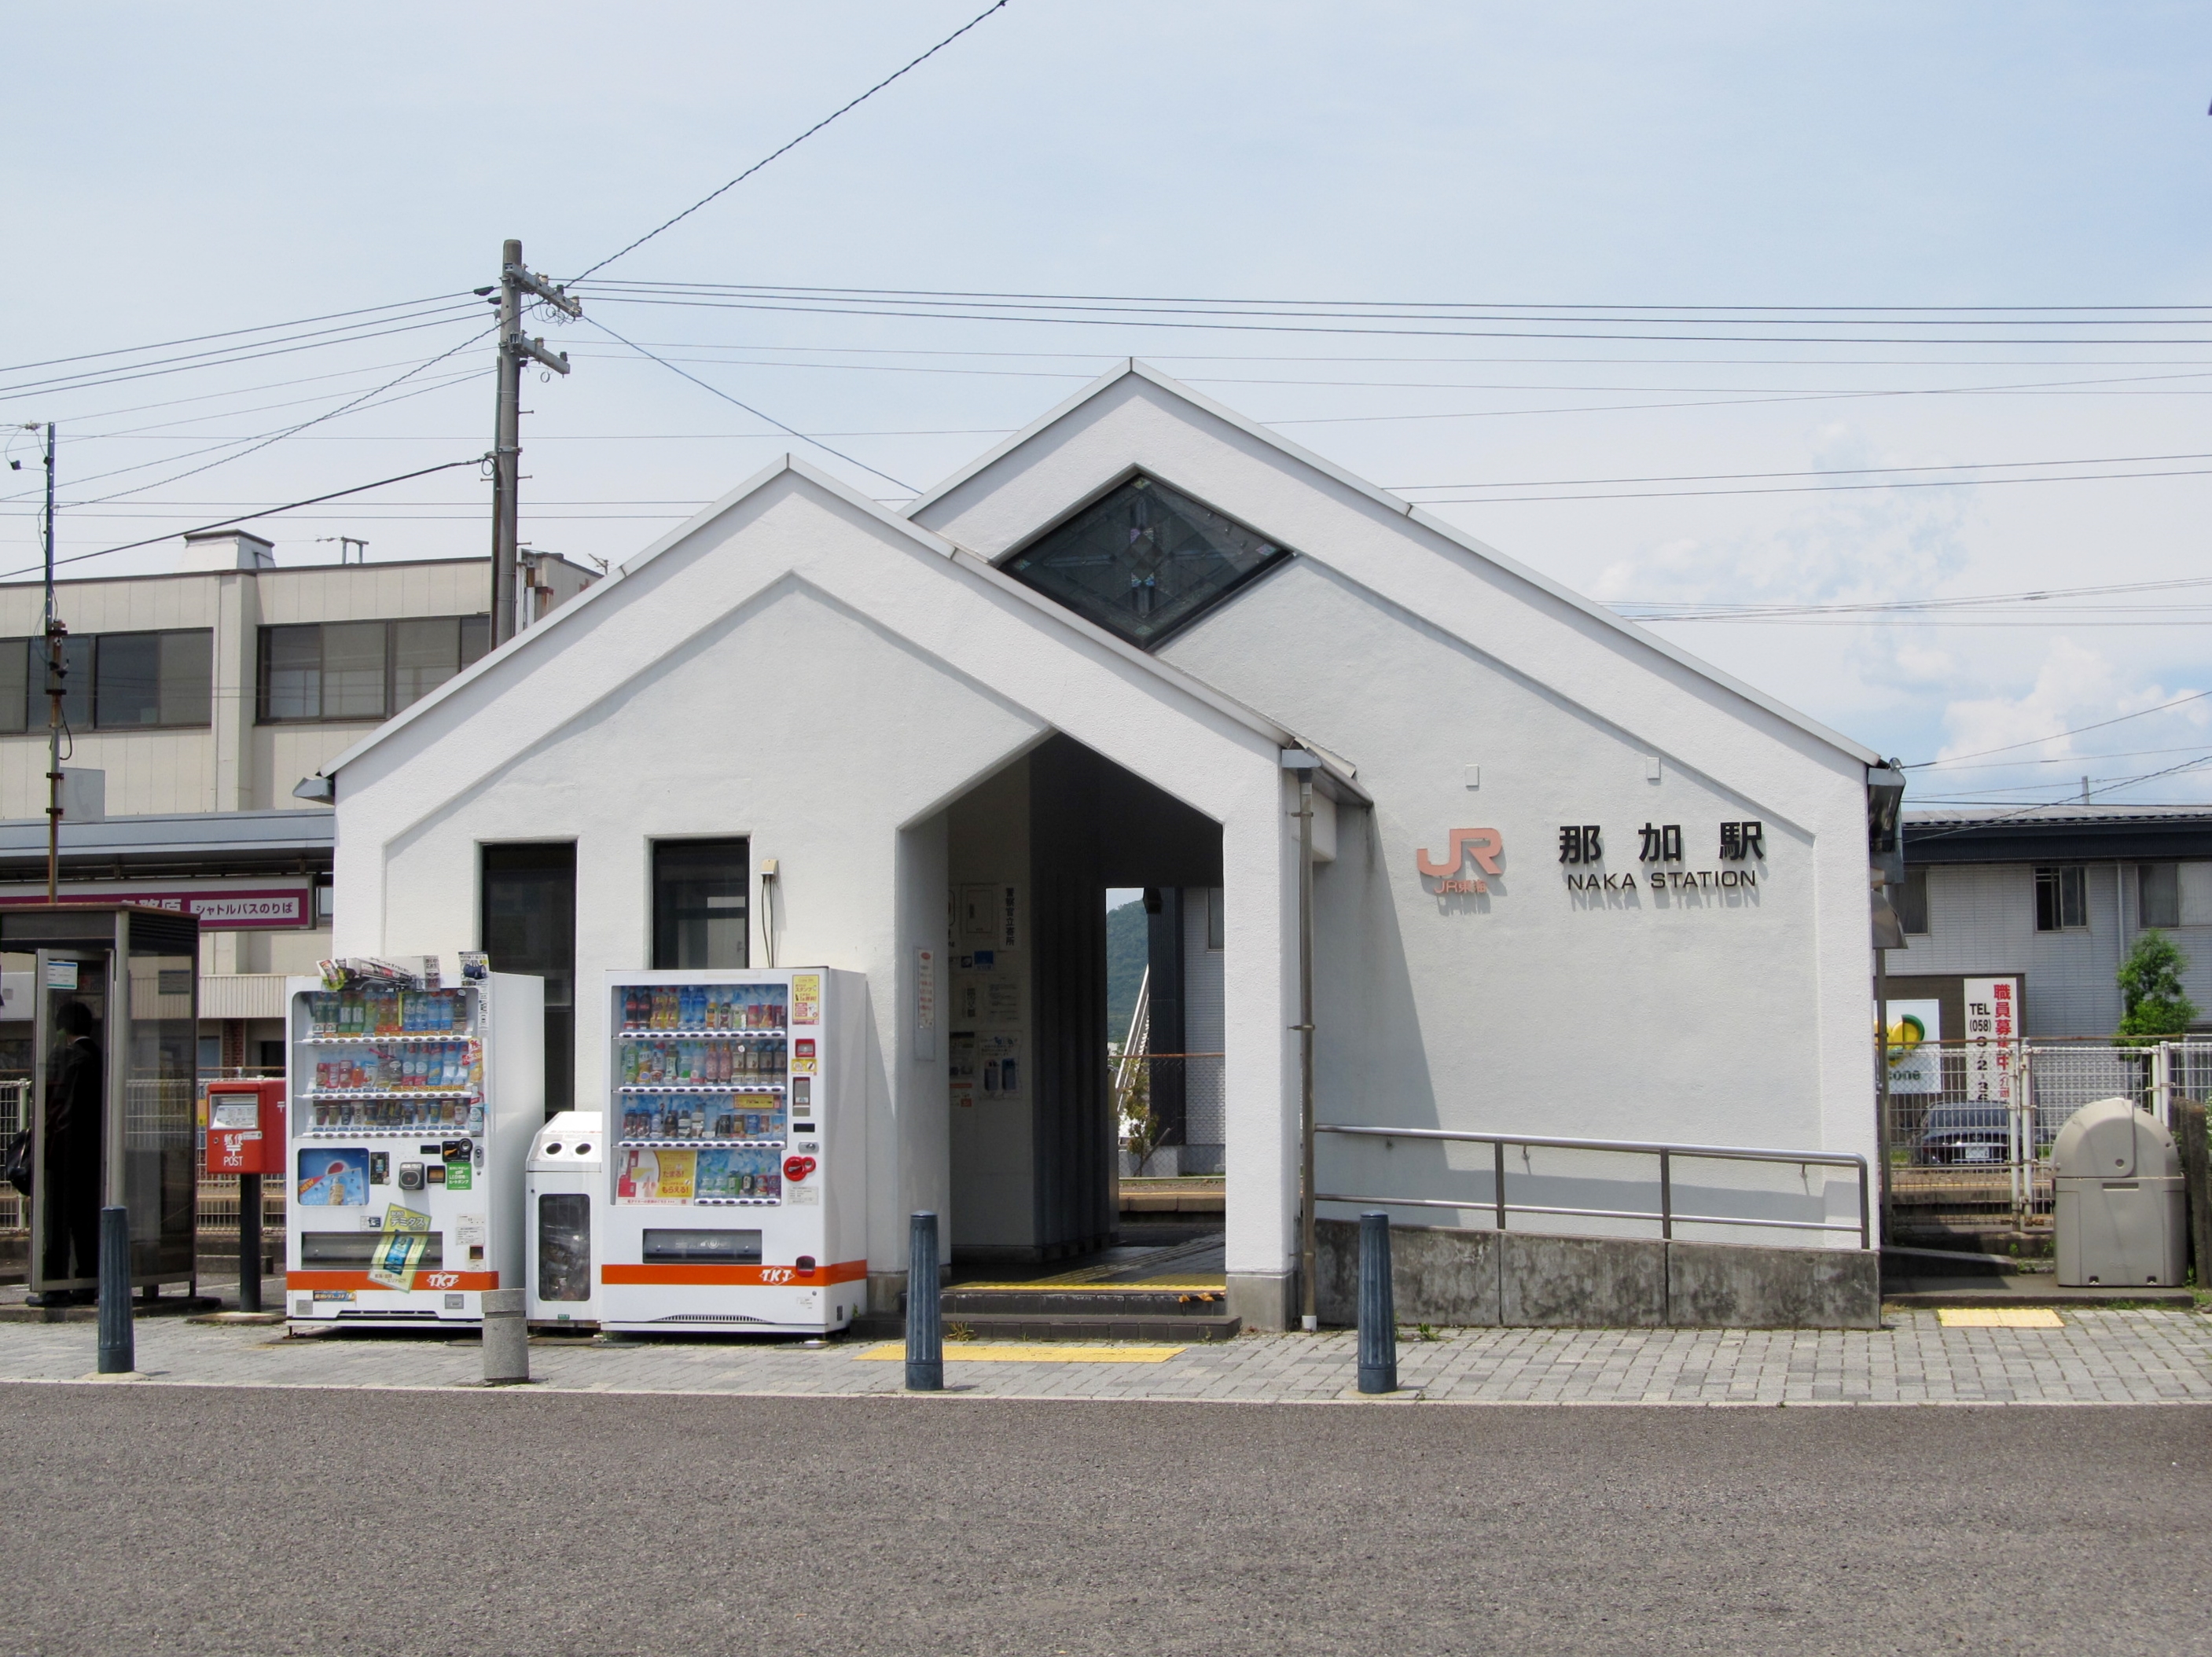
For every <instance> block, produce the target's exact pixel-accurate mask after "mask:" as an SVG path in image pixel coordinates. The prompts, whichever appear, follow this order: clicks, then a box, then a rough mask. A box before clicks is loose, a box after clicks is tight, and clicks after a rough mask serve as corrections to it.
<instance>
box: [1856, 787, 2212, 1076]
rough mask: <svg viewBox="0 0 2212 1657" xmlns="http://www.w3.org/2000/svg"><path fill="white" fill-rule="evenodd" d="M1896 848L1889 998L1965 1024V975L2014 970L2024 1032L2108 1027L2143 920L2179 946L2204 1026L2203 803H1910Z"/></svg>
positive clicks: (2206, 906)
mask: <svg viewBox="0 0 2212 1657" xmlns="http://www.w3.org/2000/svg"><path fill="white" fill-rule="evenodd" d="M1897 908H1898V914H1899V920H1902V922H1903V923H1904V927H1905V942H1906V946H1907V947H1905V949H1903V950H1889V951H1888V952H1887V970H1888V974H1889V995H1890V999H1891V1001H1892V1003H1893V1004H1894V1003H1897V1002H1899V1001H1914V1000H1930V1001H1936V1002H1937V1003H1939V1004H1940V1005H1942V1030H1941V1032H1940V1035H1941V1037H1942V1039H1947V1040H1955V1039H1958V1038H1959V1037H1960V1036H1963V1035H1965V1034H1966V1029H1965V1027H1964V1025H1963V1023H1961V1022H1960V1020H1961V1018H1962V1016H1963V1014H1962V1009H1963V1004H1964V990H1963V986H1964V984H1965V982H1966V980H1969V979H1984V978H2000V979H2001V978H2017V979H2019V980H2021V984H2020V992H2021V1005H2022V1007H2023V1009H2024V1011H2023V1016H2022V1020H2021V1023H2022V1030H2021V1033H2022V1034H2023V1035H2027V1036H2028V1037H2029V1038H2031V1039H2033V1038H2035V1037H2039V1036H2040V1037H2045V1038H2052V1037H2058V1036H2104V1035H2111V1034H2112V1030H2113V1029H2114V1027H2115V1026H2117V1025H2118V1023H2119V1021H2120V1013H2121V1005H2120V992H2119V986H2118V983H2117V981H2116V980H2115V974H2117V973H2118V970H2119V966H2120V962H2123V961H2124V960H2125V959H2126V958H2127V955H2128V951H2129V950H2131V949H2132V948H2134V947H2135V944H2136V939H2137V938H2140V937H2141V936H2142V933H2143V932H2145V931H2147V930H2149V929H2151V928H2153V927H2155V928H2157V929H2158V930H2160V932H2165V933H2166V934H2167V935H2168V936H2169V937H2171V938H2172V940H2173V941H2174V943H2175V944H2178V945H2179V947H2180V949H2181V951H2182V953H2183V954H2184V955H2185V956H2187V957H2188V959H2189V968H2188V971H2187V973H2186V974H2185V985H2186V986H2187V989H2188V992H2189V996H2190V998H2191V1000H2193V1001H2194V1002H2196V1003H2197V1006H2198V1007H2199V1008H2201V1009H2203V1014H2204V1017H2203V1018H2202V1019H2201V1020H2200V1021H2199V1023H2200V1027H2203V1028H2212V807H2205V806H2125V805H2109V806H2106V805H2093V804H2066V805H2053V806H2041V807H2038V808H2036V809H2034V810H2030V811H2022V812H2015V811H2011V810H1988V811H1978V812H1936V811H1920V812H1911V811H1909V812H1907V813H1906V814H1905V887H1904V890H1903V893H1902V898H1901V901H1899V904H1898V906H1897ZM1930 1034H1931V1035H1935V1034H1936V1032H1930Z"/></svg>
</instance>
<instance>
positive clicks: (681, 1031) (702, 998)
mask: <svg viewBox="0 0 2212 1657" xmlns="http://www.w3.org/2000/svg"><path fill="white" fill-rule="evenodd" d="M607 1007H608V1018H609V1025H610V1038H609V1041H608V1044H607V1054H608V1065H607V1068H608V1088H607V1092H608V1096H607V1118H606V1122H607V1126H608V1127H609V1128H610V1129H611V1130H612V1134H611V1145H610V1146H609V1148H608V1149H609V1151H610V1153H611V1154H610V1155H609V1156H608V1158H607V1161H608V1179H607V1184H606V1186H605V1187H602V1190H603V1193H604V1196H603V1199H602V1200H604V1201H605V1203H606V1209H605V1214H604V1216H603V1218H602V1223H601V1224H600V1227H599V1241H600V1264H599V1284H598V1294H599V1323H600V1326H602V1327H603V1328H609V1329H659V1330H664V1331H665V1330H669V1329H671V1328H696V1329H714V1328H720V1329H727V1330H732V1331H750V1332H761V1333H768V1332H793V1333H823V1332H827V1331H829V1330H833V1329H842V1328H843V1327H844V1326H846V1325H847V1324H848V1323H850V1322H851V1321H852V1320H853V1319H854V1316H855V1315H857V1314H858V1313H859V1312H860V1308H861V1304H862V1302H864V1301H865V1299H866V1295H867V1276H868V1261H867V1229H866V1228H867V1216H866V1160H865V1153H864V1148H863V1138H864V1133H865V1128H866V1120H865V1115H864V1110H865V1104H864V1100H865V1095H864V1092H863V1081H864V1077H863V1071H862V1069H861V1058H860V1055H861V1053H862V1052H863V1050H864V1041H865V1030H864V1027H863V1024H862V1020H863V1019H864V1018H865V1017H866V980H865V979H864V978H863V977H862V976H861V974H858V973H848V972H835V971H831V970H829V969H828V968H817V967H809V968H798V969H795V970H792V971H776V970H769V971H765V972H726V973H714V972H637V973H611V974H608V977H607Z"/></svg>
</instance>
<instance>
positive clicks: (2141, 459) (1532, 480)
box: [1392, 451, 2212, 494]
mask: <svg viewBox="0 0 2212 1657" xmlns="http://www.w3.org/2000/svg"><path fill="white" fill-rule="evenodd" d="M2166 460H2212V452H2202V451H2200V452H2190V453H2184V454H2113V455H2075V456H2072V457H2070V458H2063V459H2058V460H1951V461H1945V462H1943V463H1942V464H1936V465H1924V466H1824V467H1809V468H1807V469H1806V470H1802V471H1784V472H1679V473H1675V474H1673V475H1662V476H1654V477H1522V478H1513V479H1508V480H1505V481H1504V482H1500V483H1398V484H1394V485H1392V488H1393V489H1394V490H1395V491H1396V492H1398V493H1401V494H1403V493H1405V492H1407V491H1408V490H1413V489H1581V488H1585V487H1589V486H1593V485H1596V484H1601V483H1736V482H1744V481H1748V480H1753V479H1762V478H1769V477H1863V476H1868V475H1869V474H1871V473H1875V472H1945V471H1995V470H1998V469H1999V468H2018V467H2025V466H2136V465H2148V464H2151V463H2153V462H2159V461H2166Z"/></svg>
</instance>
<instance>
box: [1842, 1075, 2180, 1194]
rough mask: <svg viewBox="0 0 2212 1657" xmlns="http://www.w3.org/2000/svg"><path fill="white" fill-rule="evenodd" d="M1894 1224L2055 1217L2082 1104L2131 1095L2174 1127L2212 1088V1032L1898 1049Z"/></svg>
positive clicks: (1891, 1126)
mask: <svg viewBox="0 0 2212 1657" xmlns="http://www.w3.org/2000/svg"><path fill="white" fill-rule="evenodd" d="M1885 1058H1886V1060H1887V1065H1888V1070H1889V1078H1888V1079H1889V1103H1888V1109H1887V1114H1886V1115H1885V1117H1884V1120H1883V1122H1882V1130H1883V1134H1882V1145H1883V1150H1884V1152H1885V1157H1884V1161H1885V1168H1884V1175H1885V1177H1884V1181H1883V1186H1884V1199H1883V1200H1884V1209H1885V1214H1886V1222H1887V1223H1886V1225H1885V1233H1886V1234H1887V1235H1905V1234H1909V1233H1911V1232H1914V1231H1916V1230H1944V1229H1993V1228H2009V1229H2015V1230H2023V1231H2026V1230H2034V1229H2040V1228H2043V1227H2047V1226H2048V1225H2049V1224H2050V1223H2051V1207H2052V1202H2053V1198H2054V1195H2055V1189H2056V1188H2055V1187H2054V1186H2053V1184H2052V1181H2051V1144H2052V1142H2053V1141H2054V1140H2056V1139H2057V1137H2058V1130H2059V1129H2060V1128H2062V1127H2063V1126H2065V1125H2066V1120H2067V1119H2068V1118H2069V1117H2070V1116H2072V1115H2073V1114H2074V1113H2075V1111H2077V1110H2079V1109H2081V1107H2082V1106H2084V1105H2087V1104H2093V1103H2095V1102H2097V1101H2098V1100H2100V1099H2113V1098H2120V1099H2128V1100H2131V1101H2133V1102H2134V1103H2135V1104H2136V1108H2139V1109H2142V1110H2144V1111H2148V1112H2149V1113H2150V1114H2153V1115H2154V1116H2155V1117H2157V1118H2158V1120H2160V1121H2161V1122H2163V1123H2165V1124H2166V1126H2169V1127H2170V1126H2172V1118H2173V1104H2174V1102H2175V1101H2176V1100H2178V1099H2203V1098H2204V1097H2205V1096H2207V1094H2208V1093H2212V1041H2162V1042H2156V1043H2153V1044H2149V1045H2147V1046H2144V1047H2114V1046H2113V1045H2112V1043H2111V1041H2106V1040H2089V1041H2034V1042H2030V1041H1924V1042H1920V1043H1918V1044H1917V1045H1914V1046H1911V1047H1890V1048H1889V1049H1888V1051H1887V1053H1886V1055H1885Z"/></svg>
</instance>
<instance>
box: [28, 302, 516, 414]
mask: <svg viewBox="0 0 2212 1657" xmlns="http://www.w3.org/2000/svg"><path fill="white" fill-rule="evenodd" d="M473 308H474V307H466V306H453V307H442V309H441V313H432V314H428V315H427V316H426V317H425V318H421V319H410V320H404V321H395V322H394V323H393V324H392V325H391V326H389V327H382V328H376V329H371V330H366V331H364V330H362V329H358V328H356V329H349V330H338V329H331V330H325V331H323V334H324V335H327V334H332V333H335V334H338V335H339V336H341V337H337V338H329V337H323V336H322V335H314V336H301V337H297V338H296V339H295V340H294V341H289V342H287V341H257V342H256V345H257V346H264V345H265V346H266V348H267V349H252V350H236V351H225V352H210V351H198V352H193V353H191V354H190V355H187V356H185V357H177V358H171V359H168V360H167V361H161V360H158V359H157V360H156V361H154V362H151V363H132V364H128V365H125V367H127V369H128V372H125V371H124V370H123V369H118V370H117V371H115V372H112V373H111V372H106V371H103V372H101V373H98V374H61V375H57V376H55V377H53V378H52V379H44V380H22V381H20V382H18V383H17V384H15V385H0V397H15V396H21V395H23V394H25V393H27V392H32V391H36V392H38V393H40V395H41V396H42V397H46V398H53V397H60V396H64V395H65V394H67V393H69V392H71V391H92V390H94V389H96V388H98V387H100V386H102V385H125V384H128V383H130V382H131V381H133V380H139V379H163V378H166V377H167V376H168V375H170V374H182V373H195V372H197V371H198V370H200V369H203V368H227V367H232V366H234V364H237V363H240V362H258V361H262V360H263V359H264V358H266V357H272V356H293V355H297V354H298V353H300V352H301V351H319V350H324V349H328V348H329V347H331V346H333V345H356V344H362V343H366V342H368V341H369V340H373V339H388V338H390V337H392V335H394V334H412V333H419V332H421V331H422V330H424V329H426V328H442V327H444V326H446V325H447V324H448V323H453V322H458V321H459V320H460V319H462V318H463V317H465V316H466V315H468V314H469V313H470V312H471V310H473Z"/></svg>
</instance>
